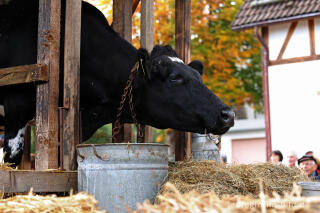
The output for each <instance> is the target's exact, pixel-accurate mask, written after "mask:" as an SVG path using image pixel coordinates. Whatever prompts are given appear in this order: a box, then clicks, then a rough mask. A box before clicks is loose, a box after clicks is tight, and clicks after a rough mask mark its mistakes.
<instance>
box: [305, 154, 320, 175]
mask: <svg viewBox="0 0 320 213" xmlns="http://www.w3.org/2000/svg"><path fill="white" fill-rule="evenodd" d="M304 155H312V156H313V158H314V159H315V160H316V164H317V165H318V168H317V169H318V170H320V160H319V158H317V157H316V156H315V154H314V153H313V151H308V152H306V154H304Z"/></svg>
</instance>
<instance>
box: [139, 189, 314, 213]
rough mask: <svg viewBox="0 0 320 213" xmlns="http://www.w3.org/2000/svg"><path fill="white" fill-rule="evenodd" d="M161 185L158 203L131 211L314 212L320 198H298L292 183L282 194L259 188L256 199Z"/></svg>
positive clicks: (154, 212) (298, 190)
mask: <svg viewBox="0 0 320 213" xmlns="http://www.w3.org/2000/svg"><path fill="white" fill-rule="evenodd" d="M165 187H166V193H165V194H164V195H160V196H159V200H160V203H159V204H156V205H152V204H151V203H150V202H149V201H145V202H144V203H143V204H142V205H140V204H139V205H138V209H137V210H136V211H134V213H159V212H163V213H175V212H184V213H188V212H190V213H191V212H192V213H194V212H212V213H220V212H221V213H257V212H262V213H271V212H272V213H280V212H281V213H282V212H290V213H305V212H308V213H315V212H319V209H320V197H301V189H300V188H299V187H297V186H296V185H295V187H294V188H293V191H292V192H291V193H285V195H284V196H283V197H280V195H278V194H276V193H274V197H269V196H268V195H265V194H264V193H263V192H262V190H261V192H260V195H259V198H258V199H254V198H252V197H250V196H242V195H237V196H229V195H228V196H223V197H222V198H219V197H218V196H217V195H216V194H215V193H214V192H210V193H205V194H200V193H198V192H196V191H191V192H188V193H186V194H181V193H180V192H179V191H178V190H177V189H176V188H175V187H174V185H172V184H170V183H167V184H166V185H165Z"/></svg>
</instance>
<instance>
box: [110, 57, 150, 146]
mask: <svg viewBox="0 0 320 213" xmlns="http://www.w3.org/2000/svg"><path fill="white" fill-rule="evenodd" d="M140 64H141V66H142V61H139V62H137V63H136V64H135V65H134V67H133V68H132V69H131V72H130V76H129V79H128V81H127V83H126V87H125V88H124V91H123V94H122V98H121V102H120V106H119V108H118V110H117V120H116V122H115V124H114V127H113V135H112V140H113V141H116V135H118V134H119V133H120V130H121V127H120V125H121V124H120V118H121V114H122V111H123V107H124V104H125V102H126V100H127V97H129V106H130V111H131V116H132V119H133V121H134V123H135V125H136V126H137V133H138V135H137V140H138V142H142V141H141V140H142V139H141V138H143V135H144V125H141V124H139V122H138V120H137V115H136V113H135V111H134V104H133V94H132V84H133V80H134V78H135V77H136V75H137V73H138V70H139V65H140ZM142 69H143V68H142Z"/></svg>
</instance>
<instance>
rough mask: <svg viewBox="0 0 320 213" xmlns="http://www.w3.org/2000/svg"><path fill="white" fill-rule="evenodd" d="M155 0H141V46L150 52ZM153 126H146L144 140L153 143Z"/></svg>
mask: <svg viewBox="0 0 320 213" xmlns="http://www.w3.org/2000/svg"><path fill="white" fill-rule="evenodd" d="M153 4H154V0H141V47H143V48H146V49H147V50H148V52H149V53H150V52H151V51H152V48H153V29H154V26H153V18H154V6H153ZM152 132H153V130H152V127H151V126H145V130H144V138H143V142H145V143H151V142H152V139H153V134H152Z"/></svg>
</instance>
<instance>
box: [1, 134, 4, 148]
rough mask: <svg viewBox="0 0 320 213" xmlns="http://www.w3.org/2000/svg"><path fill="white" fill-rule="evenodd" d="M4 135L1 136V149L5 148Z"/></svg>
mask: <svg viewBox="0 0 320 213" xmlns="http://www.w3.org/2000/svg"><path fill="white" fill-rule="evenodd" d="M3 142H4V135H0V148H2V147H3Z"/></svg>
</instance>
